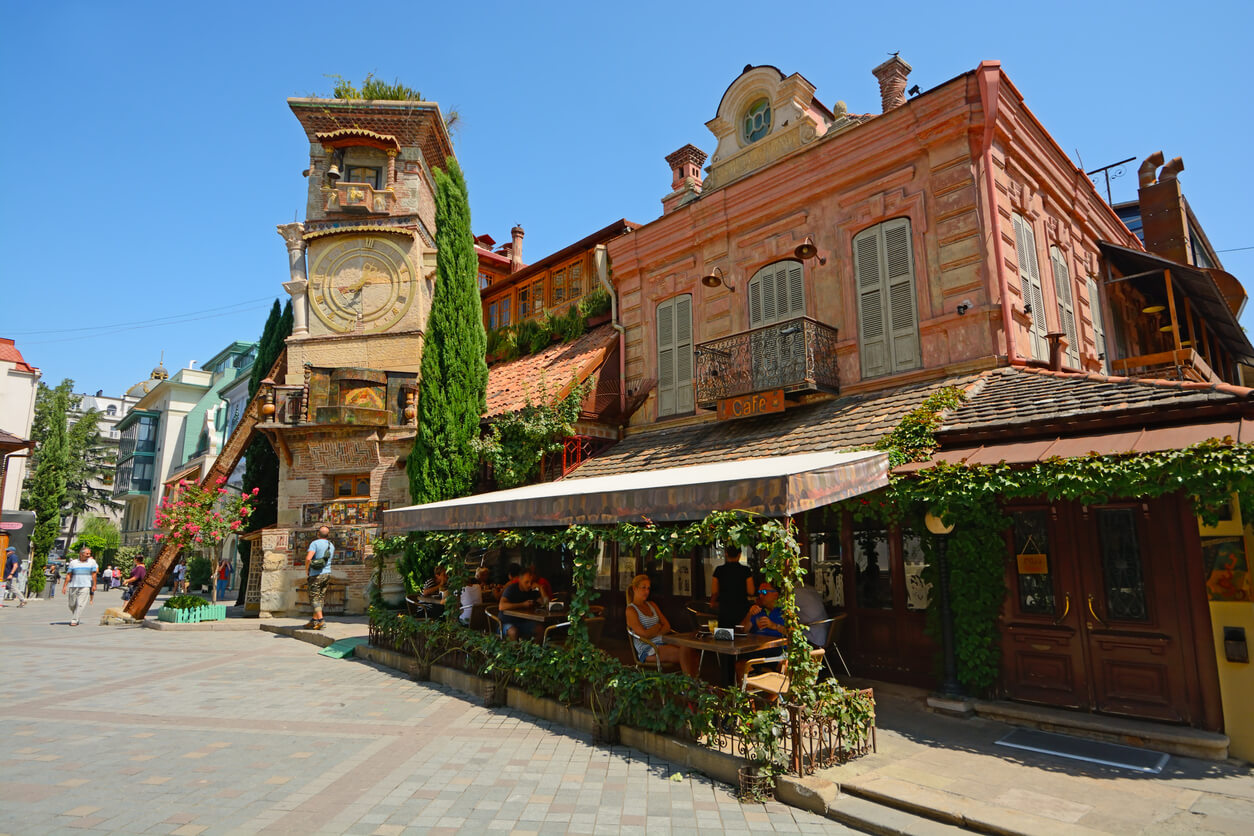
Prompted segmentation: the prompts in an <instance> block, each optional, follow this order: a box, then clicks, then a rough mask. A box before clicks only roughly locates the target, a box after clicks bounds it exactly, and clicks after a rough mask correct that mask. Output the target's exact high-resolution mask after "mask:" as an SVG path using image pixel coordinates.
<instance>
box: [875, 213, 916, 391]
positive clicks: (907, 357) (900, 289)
mask: <svg viewBox="0 0 1254 836" xmlns="http://www.w3.org/2000/svg"><path fill="white" fill-rule="evenodd" d="M882 228H883V230H884V264H885V265H887V271H886V272H887V276H886V281H887V284H888V311H889V315H888V321H889V327H890V329H891V331H892V358H893V371H895V372H899V371H905V370H907V369H914V368H918V366H919V359H920V358H919V325H918V307H917V306H918V303H917V301H916V299H915V296H914V258H913V253H912V252H911V246H910V221H909V220H907V219H905V218H900V219H898V220H893V221H888V222H887V223H885V224H882Z"/></svg>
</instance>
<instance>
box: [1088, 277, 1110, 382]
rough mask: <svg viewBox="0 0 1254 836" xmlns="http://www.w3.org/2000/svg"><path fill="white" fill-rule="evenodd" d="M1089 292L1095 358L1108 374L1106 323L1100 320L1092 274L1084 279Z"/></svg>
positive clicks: (1100, 310)
mask: <svg viewBox="0 0 1254 836" xmlns="http://www.w3.org/2000/svg"><path fill="white" fill-rule="evenodd" d="M1085 284H1086V285H1087V288H1086V289H1087V290H1088V293H1089V315H1090V316H1091V317H1093V345H1094V347H1095V348H1096V349H1097V359H1098V360H1101V361H1102V373H1103V374H1110V357H1109V356H1108V353H1107V349H1106V323H1105V322H1104V321H1103V320H1102V299H1101V296H1100V295H1099V294H1098V290H1097V282H1096V281H1095V280H1094V279H1093V277H1092V276H1089V277H1087V278H1086V279H1085Z"/></svg>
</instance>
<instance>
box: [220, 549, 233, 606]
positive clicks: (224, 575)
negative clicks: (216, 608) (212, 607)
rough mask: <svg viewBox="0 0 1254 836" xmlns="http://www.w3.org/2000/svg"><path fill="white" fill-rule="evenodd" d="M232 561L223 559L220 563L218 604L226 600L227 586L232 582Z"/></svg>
mask: <svg viewBox="0 0 1254 836" xmlns="http://www.w3.org/2000/svg"><path fill="white" fill-rule="evenodd" d="M231 572H232V569H231V561H229V560H225V559H223V560H222V561H221V562H219V563H218V599H217V600H218V602H219V603H221V602H222V601H223V600H224V599H225V598H226V585H227V584H228V583H229V582H230V580H231Z"/></svg>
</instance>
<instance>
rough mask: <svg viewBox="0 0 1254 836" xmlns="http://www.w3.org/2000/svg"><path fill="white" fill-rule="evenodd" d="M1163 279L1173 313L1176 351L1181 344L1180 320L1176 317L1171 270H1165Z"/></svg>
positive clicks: (1168, 303) (1172, 337)
mask: <svg viewBox="0 0 1254 836" xmlns="http://www.w3.org/2000/svg"><path fill="white" fill-rule="evenodd" d="M1163 280H1164V281H1165V282H1166V283H1167V310H1168V312H1169V313H1170V314H1171V339H1172V345H1173V346H1175V349H1176V351H1179V350H1180V348H1181V346H1180V320H1179V319H1177V318H1176V293H1175V291H1174V290H1173V289H1172V287H1171V271H1170V270H1164V271H1163Z"/></svg>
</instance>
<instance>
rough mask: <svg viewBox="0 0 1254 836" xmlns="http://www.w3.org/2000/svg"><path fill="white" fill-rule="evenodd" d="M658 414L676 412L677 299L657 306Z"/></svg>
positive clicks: (668, 300)
mask: <svg viewBox="0 0 1254 836" xmlns="http://www.w3.org/2000/svg"><path fill="white" fill-rule="evenodd" d="M657 414H658V415H659V416H661V415H674V414H675V300H674V299H667V300H666V301H665V302H663V303H662V304H660V305H658V306H657Z"/></svg>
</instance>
